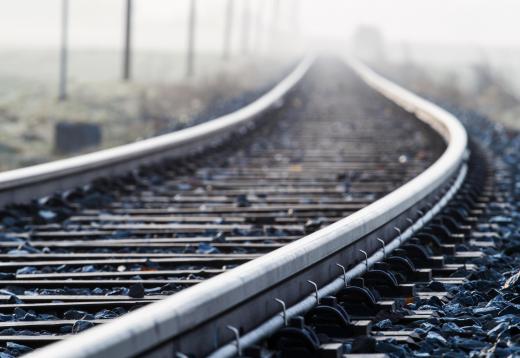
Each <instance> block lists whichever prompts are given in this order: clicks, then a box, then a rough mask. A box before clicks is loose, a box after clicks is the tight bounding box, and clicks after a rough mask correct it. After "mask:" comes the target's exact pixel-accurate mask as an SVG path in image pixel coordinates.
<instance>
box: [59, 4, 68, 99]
mask: <svg viewBox="0 0 520 358" xmlns="http://www.w3.org/2000/svg"><path fill="white" fill-rule="evenodd" d="M68 27H69V0H62V1H61V50H60V82H59V94H58V100H59V101H64V100H66V99H67V65H68V64H67V60H68V56H67V55H68V53H67V51H68V49H67V42H68V30H69V29H68Z"/></svg>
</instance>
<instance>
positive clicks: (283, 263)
mask: <svg viewBox="0 0 520 358" xmlns="http://www.w3.org/2000/svg"><path fill="white" fill-rule="evenodd" d="M347 62H348V63H349V64H350V65H351V67H352V68H353V69H354V70H355V71H356V72H357V73H358V74H359V75H360V76H361V77H362V78H363V79H364V80H365V81H366V82H367V83H368V84H369V85H370V86H371V87H373V88H374V89H375V90H377V91H379V92H381V93H382V94H383V95H385V96H386V97H388V98H389V99H391V100H392V101H394V102H396V103H398V104H399V105H401V106H403V107H404V108H406V109H407V110H409V111H411V112H414V113H416V114H417V117H419V118H420V119H421V120H422V121H424V122H426V123H428V124H429V125H430V126H431V127H432V128H434V129H435V130H436V131H437V132H438V133H439V134H440V135H441V136H442V137H443V138H444V139H445V141H446V144H447V148H446V150H445V152H444V153H443V154H442V156H441V157H440V158H439V159H438V160H437V161H436V162H435V163H434V164H433V165H432V166H430V167H429V168H428V169H427V170H426V171H424V172H423V173H421V174H420V175H418V176H417V177H416V178H414V179H412V180H411V181H409V182H408V183H406V184H405V185H403V186H402V187H400V188H398V189H397V190H395V191H393V192H392V193H390V194H388V195H387V196H385V197H383V198H381V199H380V200H378V201H376V202H374V203H372V204H371V205H369V206H367V207H365V208H364V209H362V210H360V211H357V212H356V213H354V214H352V215H350V216H349V217H347V218H344V219H342V220H340V221H338V222H336V223H334V224H332V225H330V226H328V227H326V228H324V229H321V230H319V231H317V232H315V233H313V234H310V235H308V236H306V237H304V238H302V239H300V240H298V241H295V242H293V243H290V244H288V245H286V246H284V247H282V248H280V249H277V250H275V251H273V252H271V253H269V254H266V255H264V256H262V257H260V258H258V259H255V260H253V261H251V262H248V263H245V264H243V265H241V266H239V267H238V268H236V269H233V270H230V271H228V272H226V273H224V274H221V275H219V276H217V277H215V278H211V279H209V280H207V281H205V282H203V283H201V284H199V285H196V286H193V287H191V288H188V289H185V290H183V291H181V292H179V293H177V294H175V295H172V296H170V297H169V298H166V299H164V300H162V301H160V302H157V303H154V304H151V305H148V306H146V307H143V308H141V309H139V310H136V311H135V312H132V313H129V314H127V315H125V316H123V317H122V318H119V319H116V320H114V321H112V322H110V323H107V324H105V325H102V326H99V327H94V328H92V329H90V330H88V331H87V332H85V333H82V334H80V335H78V336H75V337H72V338H70V339H67V340H64V341H62V342H59V343H57V344H54V345H50V346H48V347H45V348H43V349H41V350H36V351H34V352H33V353H31V354H29V355H28V357H32V358H36V357H38V358H40V357H132V356H136V355H141V354H143V353H145V354H146V353H152V354H154V351H153V350H154V349H157V347H160V346H161V345H162V346H163V347H166V348H165V349H163V350H160V351H156V352H155V353H157V354H158V355H161V354H162V355H161V356H163V355H171V356H173V355H174V349H177V348H178V347H181V348H182V345H180V346H179V345H178V344H177V345H175V344H173V343H170V342H173V341H174V339H175V338H178V337H179V336H181V335H189V334H190V333H191V334H195V336H192V338H194V337H199V336H198V332H199V329H200V327H203V326H204V325H205V326H204V327H205V329H206V331H205V332H206V335H207V331H208V329H213V331H214V332H215V333H214V336H215V337H214V339H213V340H211V339H210V338H209V337H207V336H206V337H204V338H202V336H200V337H199V341H198V345H199V346H201V343H202V342H204V343H205V345H211V344H213V343H214V341H218V340H219V337H218V335H219V333H218V332H220V335H221V336H222V335H223V333H222V332H223V331H224V330H225V326H223V327H219V326H218V325H217V323H214V320H216V318H218V319H219V320H220V322H219V324H222V319H221V318H222V317H223V316H224V317H225V318H226V319H227V318H229V317H230V319H235V320H240V319H241V320H242V321H247V320H253V316H254V314H255V313H257V312H254V311H259V313H258V314H260V313H264V311H268V309H267V308H266V307H267V306H268V304H271V303H272V300H273V299H274V298H273V297H272V296H271V297H270V300H271V302H269V303H268V301H262V302H261V304H259V305H258V304H257V305H256V306H255V307H254V309H253V310H251V307H249V309H248V310H247V311H244V310H243V311H241V312H240V313H241V315H240V317H239V318H237V317H236V316H232V315H230V316H229V317H228V316H226V315H229V312H232V311H235V310H236V308H237V307H243V306H241V305H244V306H245V304H244V303H245V302H248V301H252V300H256V299H257V298H258V297H263V296H262V295H265V293H266V292H269V293H270V292H271V291H270V290H272V288H273V287H274V286H276V285H282V283H283V287H284V288H285V287H286V285H287V288H286V290H290V289H291V287H289V286H290V285H289V283H290V282H292V281H291V280H289V279H291V278H292V277H295V276H296V275H301V274H302V273H304V274H306V273H308V272H309V269H310V268H314V267H318V266H320V265H322V264H323V263H324V262H326V261H327V260H329V259H330V258H331V257H336V256H337V255H339V254H340V253H341V252H345V249H346V248H347V247H354V246H355V245H357V244H364V241H363V239H364V238H365V237H367V236H368V235H372V234H373V233H374V232H377V231H378V230H382V228H385V227H386V226H387V225H389V224H392V225H393V223H394V222H395V220H397V219H398V218H402V216H403V214H405V213H409V212H410V211H411V210H413V209H414V208H416V207H417V205H420V204H424V202H425V200H427V199H431V198H432V195H435V194H438V191H439V190H441V189H442V188H445V187H446V186H447V185H448V184H449V183H452V182H453V180H454V178H456V176H457V173H458V172H459V170H460V168H461V167H462V165H463V163H464V161H465V159H466V151H467V134H466V132H465V130H464V128H463V127H462V125H461V124H460V123H459V121H458V120H457V119H456V118H455V117H454V116H452V115H451V114H450V113H448V112H446V111H444V110H443V109H441V108H439V107H437V106H435V105H434V104H432V103H430V102H428V101H426V100H424V99H421V98H419V97H418V96H416V95H414V94H412V93H410V92H408V91H406V90H404V89H402V88H401V87H399V86H397V85H395V84H393V83H391V82H389V81H388V80H386V79H384V78H383V77H381V76H379V75H377V74H375V73H374V72H373V71H371V70H370V69H369V68H367V67H366V66H364V65H363V64H361V63H359V62H357V61H355V60H353V59H349V60H347ZM402 221H405V220H404V219H402V220H401V222H402ZM351 260H352V261H354V262H352V263H353V264H354V263H356V262H357V261H358V259H356V258H354V257H351ZM322 273H323V272H320V274H322ZM328 274H329V277H328V279H327V281H324V282H330V280H331V279H334V278H335V277H336V276H337V273H336V272H334V274H332V273H331V272H328ZM277 287H278V286H277ZM292 289H293V291H294V286H292ZM300 290H302V289H301V287H300ZM302 291H305V290H302ZM278 292H279V291H278ZM308 292H310V291H307V292H299V293H298V294H300V296H299V299H298V300H292V302H291V301H286V302H287V303H288V304H290V305H292V304H295V303H297V302H298V301H299V300H301V299H302V297H305V295H306V294H307V293H308ZM286 294H287V295H288V296H289V295H290V294H294V292H292V293H287V292H286ZM274 297H276V296H274ZM283 298H285V297H283ZM256 302H258V301H256ZM277 311H279V308H277ZM270 312H272V309H271V311H270ZM248 314H249V315H250V316H247V315H248ZM269 317H272V314H265V315H264V316H263V319H264V321H265V320H266V319H268V318H269ZM234 323H236V322H228V324H230V325H233V324H234ZM197 326H198V327H197ZM237 326H239V325H237ZM257 326H258V325H257ZM219 329H220V331H219ZM225 339H226V340H225V341H224V342H220V345H218V346H216V345H215V346H214V347H212V349H209V351H208V353H209V352H211V351H213V350H215V349H217V348H219V347H220V346H223V345H224V344H225V343H228V342H229V341H232V338H231V337H230V335H227V336H226V337H225ZM220 340H222V338H220ZM166 342H168V343H166ZM165 345H166V346H165ZM181 351H182V349H181Z"/></svg>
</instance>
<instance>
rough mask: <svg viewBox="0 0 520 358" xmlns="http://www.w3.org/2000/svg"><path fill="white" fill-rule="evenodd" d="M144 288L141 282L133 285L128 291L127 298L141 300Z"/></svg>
mask: <svg viewBox="0 0 520 358" xmlns="http://www.w3.org/2000/svg"><path fill="white" fill-rule="evenodd" d="M144 293H145V292H144V286H143V284H142V283H141V282H139V283H135V284H133V285H132V286H130V288H129V289H128V296H130V297H132V298H142V297H144Z"/></svg>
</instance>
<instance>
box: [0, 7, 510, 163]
mask: <svg viewBox="0 0 520 358" xmlns="http://www.w3.org/2000/svg"><path fill="white" fill-rule="evenodd" d="M64 1H65V0H0V125H1V131H0V170H1V169H2V168H11V167H17V166H23V165H28V164H33V163H37V162H42V161H46V160H50V159H55V151H54V147H53V145H54V144H53V138H54V130H55V126H56V125H58V124H59V123H61V122H88V123H95V124H96V125H98V126H100V128H102V130H103V141H102V143H101V144H100V146H101V147H109V146H113V145H118V144H122V143H125V142H128V141H133V140H136V139H139V138H141V137H143V136H153V135H156V134H158V133H162V132H165V131H169V130H172V128H178V127H179V125H180V124H182V125H189V123H190V120H191V118H194V117H197V116H198V115H200V114H201V113H203V112H204V113H213V112H212V109H213V108H212V106H214V104H215V103H216V102H218V101H220V102H225V101H231V100H236V98H238V97H240V96H242V95H244V93H250V92H252V91H254V90H255V89H258V88H267V87H268V86H269V85H270V84H272V83H274V81H276V79H279V78H280V76H282V75H283V73H285V72H284V71H286V70H287V68H288V66H290V65H291V64H293V63H294V61H295V60H296V59H297V58H298V57H300V56H301V54H302V53H304V52H305V51H306V50H309V49H311V50H316V49H327V50H329V51H330V50H333V51H336V52H338V53H346V52H348V51H351V52H354V53H355V54H356V55H358V56H364V55H367V54H368V56H365V57H366V58H367V59H368V60H371V62H372V63H371V64H373V65H375V67H376V68H378V69H381V70H384V71H387V73H388V74H390V75H394V76H396V79H398V80H402V81H403V83H404V84H405V85H407V86H410V87H411V88H414V89H417V91H421V90H424V89H434V88H436V86H438V87H439V88H449V89H450V91H452V92H453V93H457V95H458V96H459V97H460V98H462V97H464V96H465V97H467V98H472V99H473V102H471V103H466V104H467V105H470V106H473V107H475V108H479V106H480V108H481V109H482V111H483V112H485V113H487V114H488V115H490V116H493V117H495V118H497V119H501V120H502V119H503V121H505V122H508V123H513V122H519V121H518V120H517V118H518V117H519V116H520V100H518V98H520V66H519V64H520V36H518V35H519V34H520V31H519V30H520V29H519V27H520V23H519V22H518V20H517V17H518V14H519V13H520V2H518V1H516V0H515V1H514V0H357V1H353V0H319V1H318V0H233V3H232V4H233V6H234V7H233V16H232V22H231V24H232V25H231V32H230V34H231V35H230V42H229V43H230V50H231V56H230V57H225V56H223V52H224V48H225V43H226V41H225V34H226V31H225V29H226V14H227V12H226V11H227V6H228V4H229V2H228V1H230V0H133V4H134V5H133V8H134V10H133V16H132V19H133V20H132V36H131V37H132V41H131V43H132V61H131V62H132V65H131V78H130V81H126V82H124V81H122V73H123V66H122V64H123V46H124V26H125V5H126V0H68V4H69V26H68V41H67V46H68V57H67V58H68V60H67V64H68V66H67V71H66V72H64V76H63V77H62V78H65V79H66V81H65V82H66V83H67V86H66V87H67V88H66V93H65V91H61V90H59V88H60V89H62V88H63V87H59V86H58V84H59V79H60V46H61V34H62V16H61V15H62V4H63V3H64ZM191 1H196V2H195V4H196V17H195V18H196V21H195V25H194V29H195V32H194V61H193V67H194V71H193V74H192V75H191V76H187V74H188V73H189V72H190V71H188V70H187V69H188V68H189V67H190V66H188V63H189V61H188V56H187V48H188V34H189V31H188V29H189V13H190V4H191ZM360 29H365V30H368V31H365V33H364V35H363V31H360ZM367 34H368V35H367ZM411 68H413V69H414V71H410V69H411ZM482 78H486V79H487V82H486V83H480V84H479V85H478V86H475V85H474V84H475V83H476V81H479V80H482ZM474 88H479V89H483V90H482V91H480V93H476V92H475V90H474ZM62 94H63V96H62ZM65 94H66V96H65ZM429 95H432V96H433V95H435V93H434V91H433V92H431V93H429ZM59 97H60V98H61V97H63V98H65V97H66V100H63V101H57V99H58V98H59ZM235 102H236V101H235ZM236 103H241V102H240V101H239V102H236Z"/></svg>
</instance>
